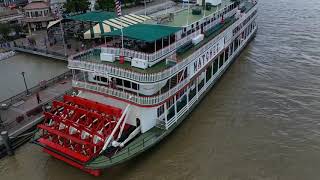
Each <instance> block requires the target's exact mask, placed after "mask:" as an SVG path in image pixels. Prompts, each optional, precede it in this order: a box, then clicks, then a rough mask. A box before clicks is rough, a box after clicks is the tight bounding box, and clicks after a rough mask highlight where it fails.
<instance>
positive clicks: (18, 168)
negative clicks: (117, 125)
mask: <svg viewBox="0 0 320 180" xmlns="http://www.w3.org/2000/svg"><path fill="white" fill-rule="evenodd" d="M258 24H259V30H258V34H257V36H256V38H255V39H254V40H253V41H252V43H251V44H250V45H249V46H248V47H247V48H246V49H245V50H244V52H243V53H242V55H241V56H240V57H239V58H238V60H237V61H236V62H235V63H234V64H233V65H232V66H231V67H230V69H229V70H228V71H227V72H226V74H225V75H224V76H223V78H222V79H221V81H219V83H218V84H217V85H216V86H215V88H214V89H213V90H212V91H211V92H210V93H209V94H208V95H207V96H206V98H205V99H204V100H203V101H202V102H201V104H200V105H199V106H198V108H197V109H196V110H195V111H193V112H192V113H191V115H190V116H189V117H188V118H187V119H186V120H185V122H184V123H183V124H182V125H181V126H180V127H179V128H177V129H176V130H175V131H174V132H173V134H172V135H170V136H169V137H167V138H166V139H165V140H164V141H163V142H161V143H160V144H158V145H157V146H155V147H154V148H152V149H151V150H150V151H148V152H146V153H144V154H143V155H140V156H138V157H137V158H135V159H133V160H131V161H129V162H127V163H124V164H122V165H119V166H116V167H113V168H110V169H107V170H104V172H103V173H104V174H103V176H101V177H98V178H95V177H92V176H90V175H87V174H85V173H82V172H81V171H79V170H77V169H75V168H72V167H70V166H68V165H66V164H64V163H63V162H60V161H58V160H56V159H54V158H51V157H49V156H48V155H46V154H44V153H42V152H41V150H40V148H39V147H36V146H34V145H31V144H27V145H25V146H24V147H22V148H20V149H19V150H17V151H16V155H15V156H14V157H7V158H5V159H1V161H0V179H1V180H23V179H33V180H42V179H43V180H70V179H74V180H84V179H86V180H89V179H97V180H98V179H109V180H111V179H112V180H115V179H126V180H127V179H129V180H139V179H153V180H158V179H159V180H162V179H177V180H180V179H192V180H193V179H200V180H202V179H204V180H206V179H208V180H211V179H219V180H224V179H230V180H251V179H252V180H255V179H257V180H260V179H261V180H279V179H281V180H282V179H286V180H302V179H307V180H318V179H319V178H320V170H319V167H320V57H319V56H320V1H319V0H308V1H306V0H260V9H259V17H258ZM8 63H9V61H8ZM1 78H3V77H1ZM1 84H2V85H3V83H1Z"/></svg>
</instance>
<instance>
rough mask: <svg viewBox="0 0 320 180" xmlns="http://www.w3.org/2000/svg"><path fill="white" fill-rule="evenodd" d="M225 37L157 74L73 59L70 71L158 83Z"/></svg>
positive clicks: (70, 62) (244, 16)
mask: <svg viewBox="0 0 320 180" xmlns="http://www.w3.org/2000/svg"><path fill="white" fill-rule="evenodd" d="M255 9H256V8H251V9H250V11H249V12H248V13H246V14H245V15H243V16H242V17H241V18H247V15H248V14H251V12H252V11H254V10H255ZM253 19H254V18H253ZM251 21H252V20H251ZM241 23H242V21H236V22H235V23H233V24H232V25H231V26H229V27H228V28H226V29H225V30H224V31H226V32H227V33H228V34H231V36H232V30H233V29H234V28H235V27H237V26H239V25H240V24H241ZM246 26H247V25H246ZM246 26H243V27H242V29H244V28H246ZM240 32H241V31H239V32H238V33H237V34H235V35H233V37H236V36H238V35H239V34H240ZM223 37H224V34H222V33H220V34H218V35H217V36H215V37H214V38H213V39H211V40H210V41H209V42H208V43H207V44H206V45H204V46H202V47H201V48H199V49H198V50H196V51H195V52H193V54H191V55H190V56H188V57H187V58H185V59H184V60H183V61H181V62H179V63H177V64H176V65H175V66H173V67H171V68H168V69H165V70H163V71H161V72H156V73H147V72H146V73H141V72H136V71H134V70H130V69H125V68H121V67H116V66H115V65H109V64H102V63H94V62H90V61H82V60H81V59H80V58H73V59H72V60H70V59H69V65H68V66H69V68H70V69H78V70H84V71H90V72H95V73H99V74H105V73H106V72H107V73H108V74H109V75H113V76H116V77H122V78H126V79H130V80H134V81H138V82H158V81H162V80H165V79H167V78H169V77H171V76H173V75H174V74H176V73H177V72H179V71H180V70H181V69H182V68H185V67H186V66H187V65H189V63H191V62H192V61H193V60H194V59H196V58H198V57H199V56H200V55H201V54H202V53H203V52H205V51H206V50H207V49H208V48H210V47H211V46H212V45H214V44H215V43H216V42H218V40H220V39H221V38H223ZM230 38H231V37H230ZM225 41H226V42H229V41H230V40H229V39H226V40H225ZM90 52H93V50H90V51H87V52H86V53H90Z"/></svg>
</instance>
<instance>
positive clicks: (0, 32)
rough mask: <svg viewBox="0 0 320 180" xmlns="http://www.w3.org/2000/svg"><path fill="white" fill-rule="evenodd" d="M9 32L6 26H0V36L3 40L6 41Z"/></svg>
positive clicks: (8, 27)
mask: <svg viewBox="0 0 320 180" xmlns="http://www.w3.org/2000/svg"><path fill="white" fill-rule="evenodd" d="M10 32H11V29H10V26H9V25H8V24H0V35H1V36H2V38H3V39H4V40H7V39H8V36H9V33H10Z"/></svg>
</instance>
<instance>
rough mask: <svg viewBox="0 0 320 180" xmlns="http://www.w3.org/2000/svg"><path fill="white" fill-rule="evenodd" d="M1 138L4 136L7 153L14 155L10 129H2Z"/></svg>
mask: <svg viewBox="0 0 320 180" xmlns="http://www.w3.org/2000/svg"><path fill="white" fill-rule="evenodd" d="M1 138H2V141H3V144H4V146H5V147H6V150H7V154H8V155H9V156H12V155H13V151H12V149H11V145H10V139H9V135H8V131H2V132H1Z"/></svg>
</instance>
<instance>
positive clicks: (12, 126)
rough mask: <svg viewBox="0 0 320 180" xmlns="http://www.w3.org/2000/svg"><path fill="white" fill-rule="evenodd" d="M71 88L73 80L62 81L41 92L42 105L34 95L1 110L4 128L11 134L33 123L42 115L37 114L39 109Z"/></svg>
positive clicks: (40, 113)
mask: <svg viewBox="0 0 320 180" xmlns="http://www.w3.org/2000/svg"><path fill="white" fill-rule="evenodd" d="M71 88H72V87H71V79H67V80H62V81H60V82H58V83H56V84H54V85H52V86H50V87H47V88H45V89H43V90H41V91H40V92H39V95H40V99H41V101H42V102H41V103H40V104H38V102H37V98H36V94H32V95H30V96H28V97H25V98H24V99H23V100H21V101H19V102H17V103H15V104H12V105H11V106H10V107H9V108H8V109H7V110H0V115H1V119H2V121H3V123H4V125H5V127H4V128H5V129H6V130H7V131H9V134H11V133H12V132H15V131H17V130H18V129H20V128H21V127H23V126H25V125H27V124H29V123H31V122H32V121H34V120H35V119H37V118H39V117H40V116H41V115H42V112H39V113H37V109H39V108H40V109H41V108H42V107H43V106H45V105H46V104H48V103H49V102H51V101H52V100H53V99H56V98H58V97H61V96H62V95H64V94H65V93H66V91H69V90H71ZM40 111H41V110H40ZM33 112H35V113H33Z"/></svg>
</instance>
